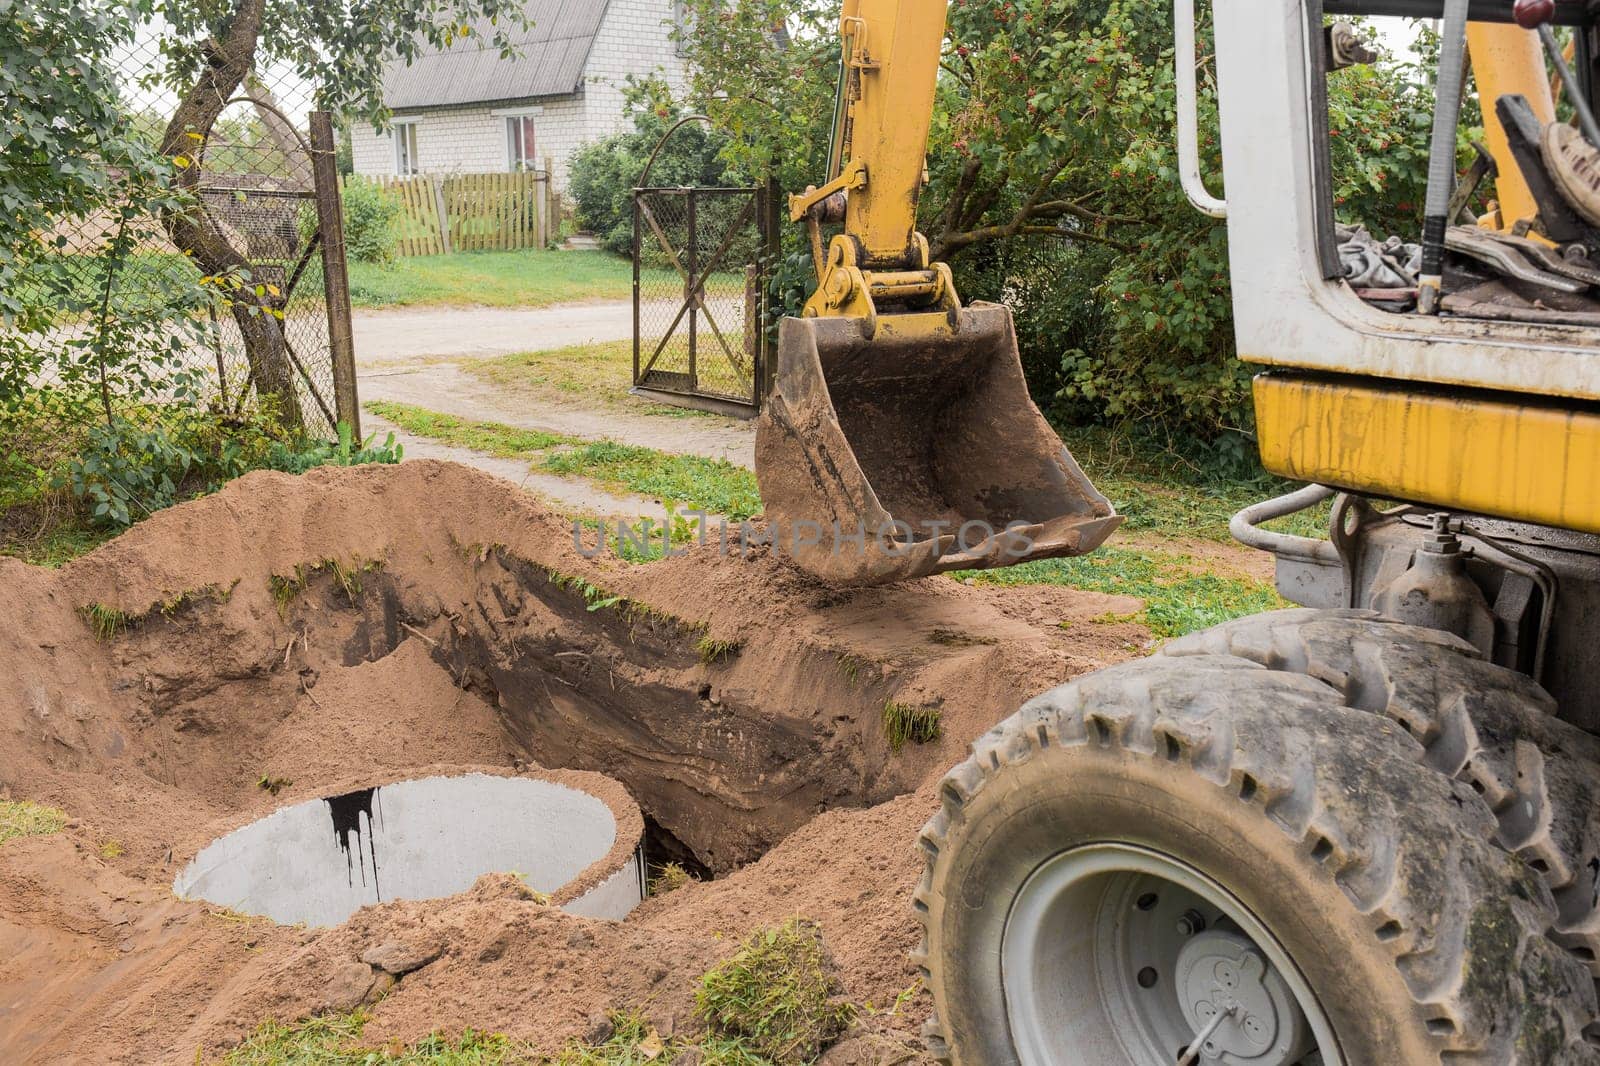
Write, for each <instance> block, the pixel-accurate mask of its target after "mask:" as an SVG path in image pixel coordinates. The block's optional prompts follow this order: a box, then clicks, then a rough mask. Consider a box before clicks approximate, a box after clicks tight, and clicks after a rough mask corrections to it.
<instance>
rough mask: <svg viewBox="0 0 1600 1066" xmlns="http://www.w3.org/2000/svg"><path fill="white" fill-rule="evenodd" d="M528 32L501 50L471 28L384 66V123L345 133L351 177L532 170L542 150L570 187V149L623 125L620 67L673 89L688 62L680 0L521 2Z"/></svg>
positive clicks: (557, 178)
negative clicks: (679, 22) (514, 46)
mask: <svg viewBox="0 0 1600 1066" xmlns="http://www.w3.org/2000/svg"><path fill="white" fill-rule="evenodd" d="M526 6H527V11H528V15H529V16H530V18H531V19H532V21H533V27H532V29H530V30H528V31H526V32H525V33H523V34H521V35H520V36H519V45H518V50H519V53H520V54H519V55H518V57H517V58H515V59H509V60H508V59H502V58H500V56H499V54H498V52H496V51H495V50H494V49H493V48H491V47H489V46H488V44H487V40H488V38H487V35H486V34H484V33H480V32H475V33H473V34H472V35H471V36H470V37H468V38H466V39H465V40H464V41H461V42H458V43H457V44H456V45H455V46H453V47H452V48H450V49H448V50H447V51H444V52H438V53H434V54H431V55H425V56H421V57H419V58H418V59H417V60H416V61H415V62H413V63H412V64H411V65H410V66H404V65H401V64H399V63H394V64H391V65H390V66H389V68H388V69H387V70H386V71H385V74H384V81H383V86H384V90H383V91H384V103H385V104H386V105H387V106H388V107H389V109H390V110H391V111H393V112H394V120H393V124H392V125H391V127H390V129H388V130H384V131H383V132H381V133H377V132H374V131H373V129H372V127H371V126H367V125H362V124H359V123H358V124H357V125H356V128H354V129H353V130H352V131H351V147H352V149H353V162H354V164H355V170H356V173H358V174H373V175H393V174H470V173H486V172H500V171H508V170H520V169H534V168H537V167H542V166H543V160H545V159H546V158H549V159H551V160H553V162H554V165H555V182H556V185H557V186H558V187H561V186H564V185H565V184H566V173H567V161H568V159H569V158H570V157H571V155H572V152H573V149H575V148H577V147H578V146H579V145H581V144H584V143H586V142H588V141H592V140H596V139H598V138H601V137H606V136H609V135H611V134H613V133H616V132H617V131H619V130H620V129H622V128H623V126H624V124H625V118H624V114H623V96H622V88H623V86H624V85H625V84H626V83H627V78H628V76H629V75H630V74H631V75H635V76H640V77H642V76H646V75H651V74H655V75H659V76H662V77H665V78H666V79H667V80H668V81H669V82H670V83H671V84H672V85H673V86H674V88H681V86H682V84H683V81H684V77H685V75H684V63H683V60H682V58H681V57H680V56H679V54H678V50H677V45H676V43H675V42H674V41H673V39H672V29H673V26H674V25H675V20H676V19H679V18H681V17H683V16H682V10H683V5H682V4H681V3H680V2H679V0H527V5H526Z"/></svg>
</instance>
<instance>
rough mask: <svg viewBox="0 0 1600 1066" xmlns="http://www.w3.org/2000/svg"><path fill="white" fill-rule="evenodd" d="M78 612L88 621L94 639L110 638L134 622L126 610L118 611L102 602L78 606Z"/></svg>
mask: <svg viewBox="0 0 1600 1066" xmlns="http://www.w3.org/2000/svg"><path fill="white" fill-rule="evenodd" d="M78 613H79V614H80V615H82V616H83V620H84V622H86V623H88V626H89V629H90V630H91V631H92V632H93V633H94V635H95V639H96V640H111V639H113V638H114V637H115V636H116V635H117V634H118V633H121V632H123V631H124V630H126V629H128V628H130V627H131V626H132V625H133V622H134V618H133V616H132V615H131V614H129V613H128V612H127V611H119V610H117V609H116V608H115V607H107V606H106V605H105V604H103V603H86V604H84V605H83V606H82V607H79V608H78Z"/></svg>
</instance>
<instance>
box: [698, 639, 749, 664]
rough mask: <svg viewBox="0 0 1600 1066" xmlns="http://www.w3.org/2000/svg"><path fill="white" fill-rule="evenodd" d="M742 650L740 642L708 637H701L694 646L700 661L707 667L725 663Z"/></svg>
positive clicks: (742, 642) (742, 645) (741, 642)
mask: <svg viewBox="0 0 1600 1066" xmlns="http://www.w3.org/2000/svg"><path fill="white" fill-rule="evenodd" d="M743 648H744V641H742V640H715V639H713V638H712V637H711V636H709V635H707V636H703V637H701V638H700V640H699V641H698V642H697V643H696V644H695V646H694V650H695V651H696V652H698V653H699V655H700V661H701V662H702V663H705V664H706V665H707V666H711V665H713V664H715V663H721V662H727V661H728V660H729V659H731V658H733V657H734V656H735V655H738V654H739V652H740V651H741V650H742V649H743Z"/></svg>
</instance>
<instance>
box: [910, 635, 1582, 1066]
mask: <svg viewBox="0 0 1600 1066" xmlns="http://www.w3.org/2000/svg"><path fill="white" fill-rule="evenodd" d="M1363 621H1365V620H1363ZM1238 632H1239V633H1242V630H1241V631H1238ZM1210 639H1212V640H1213V641H1221V642H1226V641H1228V640H1231V639H1233V638H1232V637H1227V636H1220V635H1215V634H1214V635H1212V636H1211V638H1210ZM1201 645H1202V642H1201V641H1191V642H1190V645H1189V646H1188V647H1178V648H1175V649H1174V650H1175V651H1186V650H1187V651H1204V650H1206V648H1205V647H1204V646H1201ZM1224 646H1227V645H1226V644H1224ZM1412 724H1413V725H1415V723H1412ZM1428 751H1429V749H1428V748H1427V747H1425V746H1424V745H1423V744H1420V743H1418V742H1417V741H1416V740H1415V739H1413V737H1412V736H1410V735H1408V733H1407V732H1406V730H1404V729H1402V728H1401V727H1400V725H1399V724H1398V723H1397V722H1396V721H1394V720H1391V719H1390V718H1389V717H1386V716H1384V715H1380V714H1374V713H1371V712H1370V711H1368V710H1365V709H1359V708H1357V707H1352V706H1347V701H1346V699H1345V697H1344V696H1343V695H1342V694H1341V692H1340V691H1339V690H1337V689H1335V688H1334V687H1332V686H1330V685H1329V684H1326V683H1325V682H1324V681H1322V680H1318V679H1315V678H1313V677H1309V676H1306V675H1305V674H1304V673H1302V672H1297V671H1294V670H1292V669H1265V668H1263V667H1262V666H1261V665H1258V664H1256V663H1252V662H1249V661H1246V660H1245V659H1241V658H1239V657H1237V656H1231V655H1208V654H1200V655H1193V656H1179V655H1171V656H1162V657H1157V658H1153V659H1149V660H1144V661H1140V662H1134V663H1128V664H1124V665H1123V666H1120V667H1115V668H1112V669H1109V670H1105V671H1102V672H1100V673H1097V674H1093V675H1090V676H1088V677H1085V678H1082V679H1079V680H1077V681H1075V682H1072V683H1071V684H1068V685H1064V686H1062V687H1061V688H1058V689H1056V690H1054V691H1052V692H1050V693H1047V694H1046V695H1044V696H1041V697H1039V698H1038V699H1036V700H1033V701H1032V702H1030V703H1029V704H1027V705H1026V706H1024V707H1023V708H1022V709H1021V710H1020V711H1019V712H1018V713H1017V714H1016V715H1014V716H1013V717H1012V718H1010V719H1008V720H1007V721H1006V722H1004V723H1002V724H1001V725H999V726H997V727H996V728H995V729H994V730H992V731H990V732H989V733H988V734H986V735H985V736H984V737H982V738H980V739H979V741H978V742H977V743H976V744H974V747H973V755H972V757H971V758H970V759H968V760H967V761H966V762H965V763H963V764H962V765H961V766H959V767H957V768H956V769H955V770H954V771H952V773H951V774H950V775H949V776H948V777H947V778H946V780H945V783H944V785H943V788H942V806H941V810H940V811H939V813H938V814H936V815H935V816H934V818H933V819H932V820H931V821H930V822H929V823H928V825H927V827H926V828H925V829H924V831H923V834H922V846H923V848H924V851H925V852H926V855H927V866H926V870H925V873H924V875H923V878H922V881H921V883H920V885H919V887H918V890H917V892H916V909H917V913H918V914H919V916H920V917H921V920H922V922H923V924H924V926H925V931H926V937H925V941H924V944H923V947H922V949H921V951H920V953H919V961H920V962H921V964H922V966H923V968H924V975H925V978H926V980H927V981H928V984H929V986H930V988H931V989H932V992H933V995H934V1000H935V1007H936V1012H937V1013H936V1015H935V1016H934V1018H933V1019H931V1020H930V1022H929V1024H928V1027H927V1030H926V1033H927V1036H928V1042H929V1046H930V1048H931V1049H932V1050H933V1052H934V1053H935V1055H936V1056H938V1057H940V1058H942V1059H944V1060H945V1061H949V1062H953V1063H956V1064H958V1066H1010V1064H1014V1063H1019V1062H1020V1061H1021V1060H1020V1058H1019V1055H1018V1052H1017V1050H1016V1048H1015V1046H1014V1043H1013V1039H1012V1024H1011V1020H1010V1019H1009V1018H1008V1016H1007V1009H1008V1008H1007V998H1006V993H1005V982H1004V977H1003V975H1002V972H1001V965H1002V964H1001V956H1002V953H1001V950H1000V948H1001V942H1002V939H1003V937H1004V932H1005V927H1006V923H1007V920H1008V916H1009V913H1010V908H1011V903H1012V901H1013V900H1014V899H1016V897H1017V894H1018V892H1019V891H1020V889H1021V887H1022V886H1023V885H1024V883H1025V882H1027V881H1028V879H1029V877H1030V875H1032V874H1033V873H1034V871H1035V870H1037V869H1039V868H1040V867H1041V865H1042V864H1044V863H1046V861H1047V860H1050V859H1052V858H1053V857H1056V856H1059V855H1061V854H1062V853H1064V852H1068V851H1071V850H1073V849H1075V848H1079V847H1082V846H1087V845H1093V844H1099V843H1103V842H1106V841H1116V842H1125V843H1127V844H1130V845H1134V846H1137V847H1139V848H1143V849H1148V850H1150V851H1153V852H1158V853H1161V854H1164V855H1170V856H1173V857H1175V858H1176V859H1178V860H1180V861H1181V862H1182V863H1184V864H1186V865H1187V866H1189V867H1192V868H1193V869H1195V870H1197V871H1199V872H1200V873H1201V874H1202V875H1204V876H1206V877H1209V878H1210V879H1212V880H1213V881H1214V882H1216V883H1217V884H1219V885H1221V886H1223V887H1224V888H1225V889H1226V891H1227V892H1229V893H1231V894H1232V895H1233V897H1235V898H1236V899H1237V900H1238V901H1239V902H1240V903H1241V904H1242V905H1243V906H1244V907H1245V908H1247V909H1248V911H1249V913H1250V914H1251V915H1253V916H1254V917H1255V918H1257V919H1259V921H1260V922H1261V924H1262V925H1264V926H1265V928H1266V929H1268V930H1270V931H1271V933H1272V934H1273V935H1274V936H1275V937H1276V938H1277V941H1278V942H1279V944H1280V945H1281V947H1282V948H1283V950H1284V951H1285V952H1286V953H1287V955H1288V956H1289V957H1290V958H1292V960H1293V963H1294V966H1295V967H1296V968H1297V970H1298V972H1299V974H1300V975H1301V976H1302V977H1303V978H1304V981H1305V983H1306V984H1308V985H1309V987H1310V988H1311V989H1312V990H1314V992H1315V997H1316V1000H1317V1002H1318V1005H1319V1006H1320V1008H1321V1011H1322V1012H1323V1014H1324V1015H1325V1017H1326V1019H1327V1021H1328V1022H1329V1024H1330V1025H1331V1028H1332V1030H1333V1032H1334V1034H1335V1037H1336V1039H1337V1042H1338V1046H1339V1049H1340V1052H1341V1054H1342V1056H1343V1058H1344V1061H1345V1062H1346V1063H1348V1064H1351V1066H1388V1064H1406V1066H1411V1064H1419V1066H1420V1064H1434V1063H1440V1062H1447V1063H1450V1064H1451V1066H1458V1064H1466V1063H1481V1064H1484V1066H1490V1064H1493V1066H1507V1064H1533V1063H1538V1064H1550V1063H1580V1062H1582V1063H1590V1062H1600V1055H1597V1053H1596V1052H1595V1050H1594V1049H1593V1048H1591V1047H1590V1046H1589V1045H1588V1044H1587V1042H1586V1041H1585V1039H1584V1035H1583V1031H1584V1029H1585V1027H1586V1026H1587V1025H1589V1024H1590V1023H1591V1022H1592V1021H1593V1020H1594V1019H1595V1017H1596V1009H1595V996H1594V986H1593V983H1592V981H1591V980H1590V977H1589V974H1588V972H1587V970H1586V968H1585V966H1584V965H1583V964H1582V963H1581V962H1580V961H1579V959H1578V958H1576V957H1575V956H1574V955H1573V954H1571V953H1570V952H1569V951H1567V950H1565V949H1564V948H1562V947H1561V946H1559V945H1558V944H1556V943H1555V942H1553V941H1552V940H1551V939H1549V938H1548V937H1547V935H1546V933H1547V931H1549V930H1550V929H1551V927H1552V925H1553V924H1554V922H1555V921H1556V918H1557V910H1556V906H1555V903H1554V900H1553V899H1552V896H1551V892H1550V889H1549V887H1548V886H1547V884H1546V883H1545V881H1544V880H1543V879H1541V877H1540V876H1539V874H1538V873H1537V872H1536V871H1535V870H1534V869H1533V868H1532V867H1531V866H1529V865H1528V864H1527V863H1525V862H1524V861H1522V860H1521V859H1519V858H1517V857H1516V856H1515V855H1513V854H1511V853H1510V852H1509V851H1507V850H1506V849H1504V848H1502V847H1500V846H1498V845H1497V844H1496V837H1497V834H1501V833H1503V832H1504V827H1503V825H1502V823H1501V822H1500V821H1497V819H1496V817H1495V815H1494V813H1493V812H1492V811H1491V809H1490V807H1489V805H1488V804H1486V803H1485V802H1484V799H1483V798H1481V797H1480V795H1479V793H1478V792H1477V791H1475V790H1474V788H1473V787H1471V786H1470V785H1469V784H1467V783H1466V782H1465V781H1459V780H1455V779H1454V777H1453V776H1452V775H1451V774H1449V773H1446V772H1438V771H1437V770H1433V769H1428V767H1429V766H1430V763H1429V761H1428ZM1087 1054H1088V1053H1087V1051H1085V1052H1083V1053H1080V1054H1079V1055H1077V1056H1075V1055H1074V1054H1073V1049H1072V1048H1071V1047H1069V1046H1066V1044H1062V1045H1061V1046H1060V1053H1059V1055H1057V1056H1053V1057H1051V1058H1050V1059H1049V1060H1048V1061H1050V1062H1052V1063H1063V1064H1064V1063H1076V1062H1085V1063H1093V1064H1094V1066H1118V1064H1117V1063H1116V1062H1115V1060H1114V1059H1107V1058H1105V1057H1104V1051H1103V1050H1097V1051H1096V1052H1095V1055H1096V1056H1098V1057H1084V1056H1085V1055H1087ZM1171 1061H1172V1059H1167V1060H1166V1062H1167V1063H1170V1062H1171ZM1028 1066H1035V1064H1034V1063H1032V1062H1030V1063H1029V1064H1028ZM1136 1066H1146V1064H1145V1063H1137V1064H1136Z"/></svg>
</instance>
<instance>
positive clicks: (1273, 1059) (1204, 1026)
mask: <svg viewBox="0 0 1600 1066" xmlns="http://www.w3.org/2000/svg"><path fill="white" fill-rule="evenodd" d="M1175 978H1176V982H1177V990H1178V1002H1179V1005H1180V1006H1181V1007H1182V1009H1183V1014H1184V1017H1185V1018H1187V1019H1188V1021H1189V1024H1190V1025H1191V1026H1193V1027H1194V1030H1195V1033H1196V1034H1197V1039H1199V1041H1200V1047H1199V1049H1198V1051H1199V1054H1198V1055H1197V1056H1196V1057H1195V1060H1194V1061H1196V1062H1201V1063H1215V1064H1218V1066H1289V1064H1290V1063H1293V1062H1297V1061H1298V1060H1299V1059H1300V1058H1301V1057H1303V1056H1304V1055H1305V1054H1306V1052H1307V1051H1309V1050H1310V1048H1311V1037H1310V1032H1309V1030H1308V1028H1307V1026H1306V1020H1305V1015H1304V1014H1303V1013H1302V1012H1301V1010H1300V1008H1299V1006H1298V1005H1297V1004H1296V1003H1295V999H1294V993H1293V992H1291V991H1290V989H1289V986H1288V983H1287V982H1285V981H1284V979H1283V978H1282V977H1281V976H1280V975H1279V974H1278V972H1277V971H1276V970H1275V969H1273V968H1272V966H1271V964H1269V963H1268V962H1267V959H1266V956H1264V955H1263V954H1262V953H1261V951H1260V950H1259V949H1258V948H1257V947H1256V946H1255V945H1254V944H1253V943H1251V941H1250V940H1249V938H1247V937H1244V936H1241V935H1240V934H1238V933H1235V932H1231V931H1228V930H1226V929H1210V930H1206V931H1205V932H1202V933H1198V934H1197V935H1195V936H1194V937H1192V938H1190V940H1189V942H1188V943H1187V944H1185V945H1184V946H1183V950H1182V951H1180V952H1179V953H1178V965H1177V972H1176V974H1175ZM1219 1016H1220V1017H1219Z"/></svg>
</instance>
